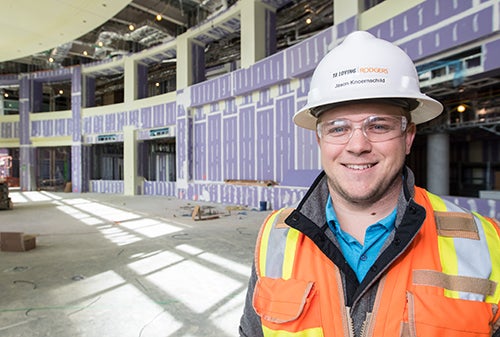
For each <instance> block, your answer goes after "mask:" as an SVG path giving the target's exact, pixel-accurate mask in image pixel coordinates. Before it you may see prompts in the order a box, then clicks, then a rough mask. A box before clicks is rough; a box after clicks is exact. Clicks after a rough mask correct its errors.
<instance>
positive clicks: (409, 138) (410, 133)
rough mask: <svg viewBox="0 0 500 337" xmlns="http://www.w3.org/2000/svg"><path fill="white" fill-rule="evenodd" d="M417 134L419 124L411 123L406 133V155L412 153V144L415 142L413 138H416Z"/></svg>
mask: <svg viewBox="0 0 500 337" xmlns="http://www.w3.org/2000/svg"><path fill="white" fill-rule="evenodd" d="M416 134H417V126H416V125H415V123H410V125H408V129H406V133H405V144H406V155H409V154H410V151H411V146H412V144H413V140H414V139H415V135H416Z"/></svg>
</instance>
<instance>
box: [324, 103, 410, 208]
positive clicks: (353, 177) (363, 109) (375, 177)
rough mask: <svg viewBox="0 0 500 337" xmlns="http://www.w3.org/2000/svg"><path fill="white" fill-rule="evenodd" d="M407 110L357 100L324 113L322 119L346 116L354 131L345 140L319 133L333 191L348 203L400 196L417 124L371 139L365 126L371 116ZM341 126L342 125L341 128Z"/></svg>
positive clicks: (362, 203) (328, 119) (367, 202)
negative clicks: (390, 136)
mask: <svg viewBox="0 0 500 337" xmlns="http://www.w3.org/2000/svg"><path fill="white" fill-rule="evenodd" d="M402 114H403V110H402V109H401V108H399V107H396V106H393V105H388V104H382V103H380V104H379V103H356V104H348V105H343V106H339V107H336V108H333V109H331V110H328V111H326V112H324V113H322V114H321V115H320V118H319V122H323V121H330V120H336V119H339V118H341V119H346V120H349V121H352V122H353V126H354V132H353V134H352V136H351V138H350V139H349V140H347V142H346V143H345V144H332V143H331V142H327V141H325V139H324V138H321V137H319V136H318V135H317V140H318V144H319V147H320V152H321V163H322V166H323V169H324V170H325V172H326V175H327V176H328V183H329V188H330V193H331V194H332V197H333V198H335V199H339V198H340V199H342V200H345V201H346V202H348V203H354V204H358V205H360V206H363V205H366V206H368V205H371V204H373V203H375V202H377V201H380V200H382V199H384V198H391V196H392V197H397V195H398V194H399V191H400V189H401V182H402V179H401V169H402V167H403V165H404V161H405V157H406V155H407V154H409V153H410V148H411V145H412V143H413V139H414V137H415V133H416V128H415V125H414V124H410V125H408V126H407V127H406V131H405V132H402V133H401V134H397V136H396V137H395V138H393V139H389V140H385V141H375V142H374V141H370V140H368V139H367V138H366V137H365V135H364V134H363V131H362V129H361V125H362V121H363V120H365V119H366V118H368V117H370V116H394V117H397V118H400V116H402ZM339 130H340V129H339Z"/></svg>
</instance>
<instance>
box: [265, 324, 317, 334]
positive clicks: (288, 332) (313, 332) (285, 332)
mask: <svg viewBox="0 0 500 337" xmlns="http://www.w3.org/2000/svg"><path fill="white" fill-rule="evenodd" d="M262 331H263V332H264V337H278V336H279V337H324V335H323V329H322V328H310V329H305V330H301V331H297V332H290V331H285V330H273V329H269V328H268V327H266V326H264V325H263V326H262Z"/></svg>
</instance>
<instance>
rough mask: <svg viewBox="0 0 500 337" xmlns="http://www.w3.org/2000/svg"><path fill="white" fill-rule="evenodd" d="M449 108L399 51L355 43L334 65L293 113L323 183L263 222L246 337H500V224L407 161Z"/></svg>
mask: <svg viewBox="0 0 500 337" xmlns="http://www.w3.org/2000/svg"><path fill="white" fill-rule="evenodd" d="M441 111H442V105H441V104H440V103H439V102H437V101H435V100H434V99H432V98H430V97H428V96H426V95H424V94H422V93H421V92H420V88H419V84H418V76H417V73H416V70H415V66H414V64H413V62H412V61H411V59H410V58H409V57H408V56H407V55H406V54H405V53H404V52H403V51H402V50H401V49H400V48H398V47H396V46H395V45H393V44H391V43H389V42H387V41H384V40H381V39H378V38H375V37H374V36H372V35H371V34H369V33H367V32H354V33H352V34H350V35H348V36H347V37H346V38H345V40H344V41H343V43H342V44H340V45H339V46H337V47H336V48H334V49H333V50H332V51H330V52H329V53H328V54H327V55H326V56H325V57H324V59H323V60H322V61H321V62H320V63H319V64H318V67H317V68H316V70H315V72H314V74H313V77H312V79H311V88H310V92H309V95H308V101H307V104H306V106H305V107H304V108H302V109H301V110H300V111H299V112H297V113H296V114H295V116H294V122H295V123H296V124H297V125H298V126H300V127H304V128H306V129H311V130H315V131H316V135H317V141H318V144H319V149H320V152H321V162H322V166H323V169H324V172H322V173H321V174H320V175H319V176H318V178H317V179H316V181H315V182H314V183H313V184H312V186H311V187H310V189H309V191H308V192H307V194H306V195H305V197H304V198H303V199H302V200H301V201H300V203H299V204H298V205H297V207H296V208H295V209H283V210H280V211H277V212H274V213H273V214H271V215H270V216H269V218H268V219H267V220H266V221H265V223H264V224H263V226H262V229H261V231H260V234H259V238H258V240H257V247H256V254H255V256H256V257H255V265H254V268H253V271H252V276H251V278H250V282H249V289H248V294H247V302H246V305H245V309H244V313H243V316H242V318H241V322H240V336H247V337H260V336H266V337H268V336H288V337H292V336H293V337H298V336H301V337H305V336H307V337H312V336H314V337H320V336H321V337H323V336H324V337H334V336H335V337H336V336H376V337H379V336H384V337H387V336H389V337H392V336H425V337H429V336H441V337H443V336H445V337H446V336H454V337H457V336H458V337H460V336H469V337H471V336H496V337H500V331H499V327H500V319H499V316H500V310H499V308H498V303H499V300H500V286H498V282H499V281H500V254H499V248H500V238H499V233H500V231H499V228H498V226H497V225H496V224H495V223H494V221H493V220H491V219H489V220H488V219H486V218H484V217H481V216H480V215H476V214H471V213H469V212H467V211H465V210H463V209H461V208H459V207H458V206H456V205H454V204H452V203H449V202H447V201H445V200H443V199H441V198H439V197H438V196H435V195H433V194H431V193H429V192H427V191H426V190H424V189H422V188H419V187H416V186H415V185H414V176H413V173H412V172H411V170H410V169H409V168H407V167H406V166H405V164H404V162H405V157H406V155H408V154H409V153H410V149H411V145H412V142H413V139H414V137H415V134H416V126H415V124H418V123H423V122H425V121H428V120H430V119H432V118H434V117H436V116H438V115H439V114H440V113H441Z"/></svg>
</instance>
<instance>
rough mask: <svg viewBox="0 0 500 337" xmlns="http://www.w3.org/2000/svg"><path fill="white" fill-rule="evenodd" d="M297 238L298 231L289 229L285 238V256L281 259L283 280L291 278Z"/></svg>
mask: <svg viewBox="0 0 500 337" xmlns="http://www.w3.org/2000/svg"><path fill="white" fill-rule="evenodd" d="M298 237H299V231H298V230H295V229H293V228H290V230H289V231H288V235H287V237H286V247H285V254H284V258H283V260H284V261H283V276H282V277H283V278H284V279H285V280H288V279H290V277H292V269H293V262H294V260H295V248H297V239H298Z"/></svg>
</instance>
